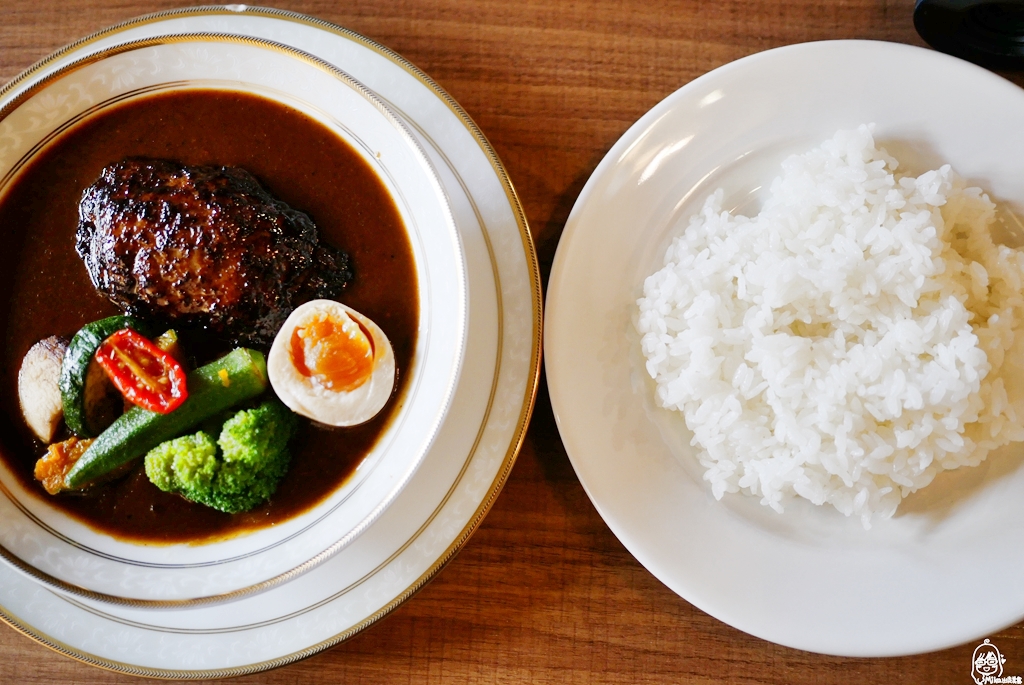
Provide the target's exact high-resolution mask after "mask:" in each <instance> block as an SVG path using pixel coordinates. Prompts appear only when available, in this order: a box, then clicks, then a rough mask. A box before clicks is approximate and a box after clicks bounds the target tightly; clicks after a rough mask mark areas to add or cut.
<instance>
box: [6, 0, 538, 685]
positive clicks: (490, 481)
mask: <svg viewBox="0 0 1024 685" xmlns="http://www.w3.org/2000/svg"><path fill="white" fill-rule="evenodd" d="M191 32H217V33H228V34H236V35H247V36H252V37H257V38H263V39H267V40H273V41H277V42H279V43H282V44H284V45H291V46H297V47H299V48H300V49H302V50H303V51H305V52H308V53H310V54H312V55H314V56H316V57H319V58H320V59H323V60H325V61H327V62H329V63H331V64H334V65H336V66H339V67H342V68H344V70H345V71H347V72H348V73H350V74H352V75H353V76H354V77H355V78H357V79H359V81H361V82H362V83H364V84H366V85H367V86H368V87H369V88H370V89H371V90H373V91H374V92H375V93H376V94H377V95H378V96H379V97H380V98H382V99H383V100H384V101H385V102H387V104H388V105H390V107H391V108H392V109H393V110H394V111H396V112H397V113H398V114H399V116H400V117H401V118H402V119H403V121H404V122H405V123H406V124H407V125H408V126H409V128H410V130H411V131H412V132H413V135H414V136H415V137H416V139H417V140H418V141H419V142H420V143H421V145H422V146H423V148H424V149H425V150H426V152H427V155H428V157H429V158H430V160H431V161H432V162H433V164H434V166H435V168H436V169H437V170H438V174H439V176H440V177H441V181H442V184H443V185H444V187H445V190H446V192H447V194H448V196H449V201H450V203H451V207H452V210H453V213H454V216H455V222H456V226H457V228H458V231H459V236H460V239H461V240H462V243H463V249H464V253H465V255H466V268H467V280H468V284H469V318H468V322H467V336H466V352H465V359H464V362H463V368H462V373H461V375H460V380H459V383H458V386H457V387H456V389H455V394H454V396H453V399H452V404H451V408H450V409H449V412H448V414H447V416H446V418H445V421H444V423H443V425H442V426H441V429H440V431H439V433H438V435H437V438H436V440H435V442H434V444H433V446H432V447H431V449H430V450H429V451H428V453H427V455H426V456H425V458H424V459H423V463H422V464H421V466H420V468H419V469H418V470H417V472H416V473H415V474H414V475H413V477H412V478H411V480H410V482H409V484H408V485H407V486H406V488H405V489H404V490H403V491H402V492H401V493H400V494H399V495H398V497H397V498H396V500H395V502H394V504H393V505H392V506H391V507H389V508H388V509H387V510H386V511H385V512H384V513H383V515H382V516H381V517H380V518H379V519H377V520H376V521H375V522H374V523H373V524H372V525H370V527H369V528H368V529H367V530H366V532H365V533H363V535H362V536H360V537H359V538H358V539H356V540H355V541H354V542H353V543H352V544H351V545H349V546H348V547H346V548H345V549H343V550H341V551H340V552H339V553H338V554H337V555H336V556H335V557H333V558H332V559H330V560H328V561H326V562H324V563H323V564H322V565H320V566H318V567H317V568H315V569H313V570H311V571H309V572H308V573H305V574H304V575H301V576H299V577H297V578H295V579H294V580H292V581H291V582H288V583H284V584H281V585H279V586H277V587H274V588H272V589H270V590H267V591H266V592H263V593H261V594H259V595H256V596H253V597H247V598H242V599H239V600H237V601H234V602H232V603H231V605H230V607H231V610H230V611H229V612H228V611H224V610H223V609H222V608H221V609H218V608H217V607H203V606H200V607H191V608H183V609H175V610H171V611H167V610H160V609H154V608H133V607H130V606H112V605H109V604H106V603H102V602H98V601H95V600H92V599H88V598H79V597H75V596H71V595H68V594H66V593H62V592H59V591H55V590H52V589H50V588H48V587H45V586H44V585H42V584H39V583H38V582H36V581H34V580H31V579H29V578H27V577H26V576H25V575H23V574H22V573H20V572H18V571H16V570H14V569H13V568H12V567H10V566H8V565H6V564H0V616H2V617H3V618H4V619H5V620H6V621H7V622H9V623H10V624H11V625H13V626H15V627H16V628H18V629H19V630H22V631H23V632H25V633H27V634H29V635H30V636H32V637H33V638H35V639H37V640H39V641H40V642H42V643H44V644H47V645H48V646H51V647H53V648H54V649H57V650H58V651H60V652H63V653H65V654H68V655H70V656H74V657H75V658H78V659H81V660H83V661H85V662H87V663H92V664H96V665H100V666H104V667H106V668H112V669H115V670H120V671H124V672H129V673H136V674H141V675H153V676H164V677H176V678H208V677H217V676H225V675H238V674H243V673H250V672H254V671H258V670H264V669H266V668H272V667H275V666H280V665H282V664H284V663H288V662H290V661H294V660H297V659H300V658H303V657H305V656H308V655H310V654H313V653H315V652H316V651H319V650H321V649H324V648H326V647H328V646H330V645H332V644H335V643H337V642H339V641H341V640H343V639H345V638H347V637H349V636H351V635H353V634H355V633H356V632H358V631H359V630H361V629H362V628H364V627H365V626H367V625H369V624H370V623H372V622H373V621H375V620H377V619H378V618H380V617H381V616H382V615H384V614H386V613H387V612H389V611H390V610H392V609H393V608H394V607H396V606H397V605H398V604H400V603H401V602H402V601H403V600H405V599H406V598H408V597H409V596H411V594H412V593H413V592H415V591H416V590H417V589H418V588H419V587H421V586H422V585H423V584H424V583H425V582H426V581H427V580H429V578H430V577H432V576H433V574H434V573H436V572H437V571H438V570H439V569H440V568H441V567H442V566H443V565H444V563H445V562H446V561H448V560H449V559H450V558H451V557H452V556H453V555H454V553H455V552H456V551H457V550H458V549H459V548H460V547H461V546H462V544H464V543H465V541H466V540H467V539H468V537H469V535H470V534H471V533H472V531H473V530H474V529H475V528H476V527H477V525H479V522H480V521H481V520H482V518H483V516H484V514H485V513H486V512H487V510H488V509H489V508H490V506H491V504H492V503H493V501H494V498H495V497H496V496H497V494H498V492H499V491H500V489H501V486H502V485H503V483H504V480H505V478H506V477H507V475H508V472H509V470H510V469H511V466H512V463H513V462H514V460H515V456H516V454H517V452H518V449H519V446H520V444H521V441H522V439H523V435H524V433H525V430H526V423H527V421H528V418H529V415H530V412H531V410H532V406H533V397H534V394H535V391H536V383H537V377H538V372H539V356H540V316H541V310H540V304H541V303H540V278H539V270H538V267H537V263H536V258H535V254H534V249H533V244H532V240H531V238H530V235H529V231H528V229H527V226H526V221H525V217H524V215H523V213H522V210H521V208H520V207H519V204H518V201H517V199H516V197H515V193H514V190H513V189H512V187H511V184H510V183H509V182H508V179H507V177H506V176H505V173H504V170H503V169H502V167H501V165H500V162H499V161H498V160H497V157H496V155H495V154H494V152H493V150H492V149H491V148H490V146H489V145H488V144H487V143H486V140H485V139H484V138H483V136H482V134H480V132H479V131H478V130H477V129H476V127H475V125H473V123H472V121H471V120H470V119H469V118H468V116H466V115H465V113H464V112H463V111H462V110H461V109H460V108H459V107H458V105H457V104H456V103H455V102H454V101H452V100H451V98H450V97H448V96H447V95H446V94H445V93H444V92H443V91H442V90H441V89H440V88H438V87H437V86H436V84H434V83H433V82H432V81H430V79H429V78H428V77H426V76H425V75H423V74H422V73H421V72H419V71H418V70H417V69H416V68H415V67H413V66H412V65H411V64H409V63H408V62H406V61H405V60H403V59H402V58H401V57H399V56H398V55H396V54H394V53H393V52H391V51H389V50H387V49H386V48H383V47H382V46H379V45H377V44H375V43H373V42H372V41H369V40H367V39H365V38H362V37H361V36H358V35H356V34H353V33H351V32H348V31H346V30H344V29H341V28H339V27H336V26H333V25H331V24H327V23H325V22H321V21H318V20H316V19H312V18H309V17H303V16H300V15H296V14H291V13H287V12H277V11H272V10H258V9H253V10H249V9H244V8H238V7H236V8H235V9H227V8H196V9H192V10H181V11H172V12H167V13H162V14H158V15H152V16H149V17H142V18H140V19H138V20H133V21H131V22H127V23H125V24H122V25H119V26H117V27H113V28H112V29H109V30H107V31H104V32H101V33H99V34H96V35H95V36H92V37H89V38H87V39H85V40H84V41H82V42H80V43H78V44H75V45H72V46H70V47H69V48H67V49H66V50H65V51H62V52H60V53H57V54H56V55H54V56H53V57H51V58H48V59H47V60H44V61H43V62H41V63H40V64H37V65H36V66H34V67H33V68H31V69H30V70H29V72H26V75H23V76H22V77H19V79H16V80H15V81H14V82H12V84H10V85H8V87H7V92H8V93H11V92H15V91H17V90H18V89H20V88H23V87H24V85H25V84H26V83H27V82H28V80H29V79H35V78H39V77H41V76H42V75H44V74H46V73H48V72H50V71H52V70H54V69H56V68H59V67H60V66H61V65H62V64H66V63H68V62H70V61H73V60H74V59H76V58H77V57H80V56H82V55H84V54H87V53H91V52H94V51H96V50H98V49H102V48H104V47H108V46H110V45H113V44H118V43H123V42H126V41H129V40H137V39H142V38H147V37H151V36H154V35H161V34H168V33H191Z"/></svg>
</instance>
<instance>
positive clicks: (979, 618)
mask: <svg viewBox="0 0 1024 685" xmlns="http://www.w3.org/2000/svg"><path fill="white" fill-rule="evenodd" d="M1021 121H1024V92H1022V91H1021V90H1020V89H1019V88H1018V87H1017V86H1015V85H1013V84H1011V83H1009V82H1007V81H1004V80H1003V79H1001V78H999V77H997V76H995V75H993V74H991V73H989V72H987V71H984V70H983V69H980V68H978V67H975V66H973V65H971V64H968V63H966V62H962V61H959V60H957V59H954V58H951V57H948V56H946V55H943V54H940V53H936V52H931V51H928V50H923V49H919V48H914V47H909V46H906V45H898V44H891V43H878V42H868V41H834V42H822V43H808V44H803V45H794V46H790V47H786V48H780V49H777V50H771V51H768V52H764V53H761V54H758V55H754V56H751V57H748V58H746V59H742V60H739V61H737V62H734V63H732V64H728V65H726V66H724V67H722V68H720V69H717V70H715V71H713V72H711V73H709V74H707V75H705V76H703V77H701V78H699V79H697V80H695V81H693V82H692V83H690V84H688V85H686V86H685V87H683V88H682V89H680V90H679V91H677V92H675V93H674V94H672V95H671V96H669V97H668V98H666V99H665V100H664V101H662V102H661V103H660V104H658V105H657V106H656V107H655V108H654V109H652V110H651V111H650V112H648V113H647V114H646V115H645V116H644V117H643V118H642V119H640V121H638V122H637V123H636V124H635V125H634V126H633V127H631V128H630V129H629V131H627V132H626V134H625V135H624V136H623V137H622V138H621V139H620V140H619V141H618V142H617V143H616V144H615V146H614V147H613V148H612V149H611V150H610V151H609V153H608V154H607V156H606V157H605V158H604V160H602V162H601V163H600V164H599V165H598V167H597V169H596V170H595V172H594V174H593V176H592V177H591V178H590V180H589V181H588V183H587V185H586V187H585V188H584V189H583V192H582V193H581V195H580V197H579V199H578V200H577V202H576V206H575V207H574V208H573V211H572V214H571V215H570V217H569V220H568V222H567V225H566V228H565V231H564V233H563V235H562V238H561V242H560V244H559V246H558V253H557V255H556V258H555V262H554V266H553V269H552V273H551V280H550V284H549V294H548V298H547V314H546V331H545V350H546V360H547V363H546V366H547V381H548V387H549V389H550V393H551V403H552V405H553V407H554V410H555V416H556V419H557V421H558V427H559V430H560V432H561V435H562V440H563V442H564V443H565V447H566V450H567V451H568V454H569V457H570V459H571V460H572V463H573V466H574V467H575V469H576V473H577V474H578V475H579V478H580V480H581V481H582V483H583V486H584V488H585V489H586V491H587V493H588V494H589V495H590V498H591V499H592V500H593V502H594V504H595V506H596V507H597V509H598V511H599V512H600V513H601V515H602V516H603V517H604V519H605V521H606V522H607V523H608V525H609V527H610V528H611V529H612V531H613V532H614V533H615V534H616V535H617V536H618V538H619V539H620V540H621V541H622V543H623V544H624V545H625V546H626V548H627V549H629V551H630V552H631V553H632V554H633V555H634V556H636V558H637V559H638V560H639V561H640V563H642V564H643V565H644V566H645V567H647V568H648V569H649V570H650V571H651V572H652V573H653V574H654V575H655V576H656V577H657V578H659V579H660V580H661V581H662V582H664V583H665V584H666V585H668V586H669V587H670V588H671V589H672V590H674V591H675V592H676V593H678V594H679V595H681V596H682V597H683V598H685V599H686V600H688V601H690V602H692V603H693V604H694V605H696V606H697V607H699V608H700V609H702V610H704V611H706V612H707V613H709V614H711V615H712V616H715V617H717V618H719V619H721V620H722V621H724V622H726V623H728V624H730V625H732V626H735V627H737V628H739V629H741V630H744V631H746V632H748V633H751V634H753V635H756V636H758V637H761V638H764V639H766V640H771V641H773V642H777V643H780V644H784V645H788V646H791V647H797V648H800V649H806V650H810V651H816V652H824V653H829V654H841V655H859V656H883V655H897V654H909V653H915V652H924V651H929V650H935V649H940V648H943V647H947V646H950V645H955V644H958V643H961V642H964V641H967V640H970V639H973V638H976V637H978V636H981V635H985V634H988V633H991V632H993V631H996V630H998V629H1000V628H1002V627H1005V626H1007V625H1010V624H1013V623H1015V622H1016V621H1019V620H1020V619H1021V618H1022V616H1024V583H1022V582H1021V575H1020V574H1021V571H1020V569H1021V568H1022V567H1024V497H1021V495H1020V493H1022V492H1024V468H1020V455H1021V452H1022V450H1021V449H1020V448H1019V447H1018V448H1016V449H1015V450H1008V451H1007V452H1006V453H1004V454H1001V455H996V456H993V457H992V458H990V459H989V461H988V462H987V463H985V464H983V465H982V466H980V467H978V468H976V469H969V470H963V471H960V472H952V473H948V474H944V475H943V476H941V477H940V478H939V479H937V480H936V482H935V483H934V484H933V485H931V486H929V488H927V489H925V490H924V491H922V492H920V493H918V494H916V495H914V496H912V497H910V498H908V499H907V500H905V501H904V503H903V504H902V505H901V507H900V510H899V511H898V513H897V515H896V516H895V517H894V518H893V519H891V520H889V521H884V522H881V523H877V524H875V526H874V527H873V528H872V529H871V530H864V529H863V527H862V526H861V524H860V521H859V520H857V519H853V520H851V519H846V518H844V517H843V516H842V515H840V514H838V513H836V512H835V511H834V510H831V509H823V508H815V507H814V506H813V505H810V504H806V505H805V506H790V507H788V508H787V511H786V513H785V514H782V515H779V514H776V513H775V512H773V511H772V510H770V509H768V508H766V507H762V506H761V505H760V504H759V503H758V500H757V499H756V498H747V497H744V496H741V495H735V496H728V495H727V496H726V497H725V498H724V499H723V500H722V501H716V500H715V499H714V497H713V496H712V495H711V492H710V487H709V486H708V484H706V483H705V482H703V481H702V472H701V469H700V467H699V465H698V464H697V463H696V459H695V457H694V454H695V451H694V448H693V447H692V446H691V445H690V439H691V438H692V434H691V433H689V431H687V430H686V428H685V423H684V422H683V420H682V417H681V416H680V415H678V414H673V413H670V412H668V411H667V410H664V409H660V408H657V407H655V406H654V400H653V397H654V390H653V383H652V382H651V381H650V379H649V378H648V377H647V374H646V372H645V370H644V368H643V358H642V356H641V355H640V351H639V335H638V334H637V333H636V332H635V329H634V328H633V322H634V320H635V317H636V305H635V302H636V299H637V298H638V297H639V296H640V295H641V293H642V284H643V280H644V278H645V277H646V276H647V275H649V274H650V273H653V272H654V271H655V270H657V269H658V268H660V266H661V264H662V259H663V255H664V253H665V249H666V247H667V246H668V244H669V242H670V241H671V238H672V237H673V236H674V235H677V234H678V233H679V232H681V231H682V229H683V228H684V227H685V224H686V221H687V220H688V218H689V216H691V215H692V214H694V213H695V212H696V211H697V210H698V209H699V208H700V206H701V205H702V204H703V201H704V199H705V198H706V197H707V196H708V195H709V194H710V193H711V192H712V191H713V190H714V189H716V188H718V187H722V188H724V189H725V193H726V201H725V207H726V208H728V209H739V210H741V211H742V212H744V213H750V212H755V213H756V210H757V208H758V207H757V205H758V203H759V201H760V200H761V199H762V198H763V188H764V187H766V186H767V185H768V183H769V182H770V181H771V179H772V178H773V177H774V176H775V175H777V174H778V170H779V163H780V162H781V161H782V159H783V158H784V157H785V156H787V155H788V154H790V153H794V152H801V151H805V150H808V149H810V148H811V147H814V146H815V145H817V144H819V143H820V142H821V141H823V140H825V139H826V138H828V137H830V136H831V135H832V134H833V133H834V132H835V131H837V130H839V129H842V128H854V127H856V126H857V125H858V124H861V123H869V122H874V123H876V124H877V128H876V130H875V135H876V139H877V140H878V141H880V143H881V144H882V145H883V146H885V147H887V148H889V149H890V151H892V152H893V153H894V154H896V156H897V157H898V158H899V159H901V160H905V161H906V162H907V163H906V165H905V166H906V167H908V168H909V170H912V171H913V170H918V171H920V170H923V169H925V168H935V166H936V165H938V164H939V163H940V160H945V161H948V162H950V163H952V165H953V167H954V169H956V170H957V171H959V172H960V173H961V174H962V175H963V176H965V177H966V178H967V179H968V180H969V181H970V182H971V183H974V184H978V185H981V186H983V187H984V188H986V189H987V190H988V191H989V192H990V193H991V194H992V196H993V198H995V199H997V200H999V201H1000V202H1002V203H1003V208H1004V211H1005V210H1006V209H1007V208H1010V209H1012V208H1013V207H1014V206H1016V207H1017V208H1018V209H1019V208H1020V207H1024V185H1022V184H1021V183H1020V179H1021V178H1022V175H1021V160H1022V159H1024V135H1021V132H1020V122H1021ZM1018 215H1024V214H1022V213H1019V212H1018ZM1006 216H1009V214H1006ZM611 274H614V277H611V278H610V277H609V275H611ZM797 504H799V503H797Z"/></svg>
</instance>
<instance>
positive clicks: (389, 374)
mask: <svg viewBox="0 0 1024 685" xmlns="http://www.w3.org/2000/svg"><path fill="white" fill-rule="evenodd" d="M319 313H325V314H327V315H328V316H330V317H331V318H333V319H335V320H337V321H343V320H344V318H345V317H346V316H348V317H350V318H352V319H353V320H355V321H357V322H359V323H360V324H362V326H363V328H365V329H366V330H367V331H368V332H369V333H370V337H371V338H372V341H373V350H374V362H373V371H372V372H371V375H370V378H369V379H368V380H367V381H366V382H365V383H363V384H362V385H360V386H359V387H358V388H356V389H354V390H351V391H347V392H346V391H337V390H331V389H329V388H325V387H323V386H322V385H321V384H320V383H318V382H316V381H315V380H314V379H312V378H310V377H308V376H304V375H302V374H301V373H299V371H298V369H296V368H295V364H294V362H293V361H292V353H291V340H292V334H293V333H294V332H295V329H296V328H298V327H300V326H303V325H304V324H307V323H309V322H310V321H311V320H312V318H313V316H314V315H316V314H319ZM267 374H268V375H269V377H270V385H271V387H273V388H274V392H275V393H277V396H278V397H279V398H280V399H281V401H282V402H284V403H285V404H286V405H287V406H288V407H289V408H290V409H291V410H292V411H294V412H295V413H296V414H301V415H302V416H306V417H309V418H311V419H313V420H314V421H318V422H320V423H323V424H327V425H328V426H356V425H359V424H361V423H365V422H367V421H369V420H370V419H372V418H373V417H374V416H376V415H377V414H378V413H379V412H380V410H381V409H383V408H384V405H385V404H387V402H388V398H390V397H391V392H392V390H394V387H395V352H394V350H393V349H392V348H391V342H390V341H389V340H388V338H387V336H386V335H384V331H382V330H381V329H380V327H379V326H378V325H377V324H375V323H374V322H373V321H371V320H370V319H368V318H367V317H365V316H363V315H362V314H360V313H359V312H357V311H356V310H354V309H352V308H351V307H348V306H346V305H343V304H342V303H340V302H335V301H333V300H313V301H311V302H307V303H306V304H304V305H301V306H300V307H298V308H297V309H296V310H295V311H293V312H292V313H291V315H290V316H289V317H288V318H287V319H286V320H285V322H284V325H283V326H281V330H280V331H278V332H277V337H275V338H274V344H273V345H272V346H271V348H270V354H269V355H268V357H267Z"/></svg>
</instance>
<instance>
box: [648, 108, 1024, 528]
mask: <svg viewBox="0 0 1024 685" xmlns="http://www.w3.org/2000/svg"><path fill="white" fill-rule="evenodd" d="M871 131H872V129H871V128H870V127H868V126H861V127H860V128H859V129H857V130H856V131H840V132H839V133H837V134H836V135H835V136H834V137H833V138H832V139H831V140H828V141H826V142H825V143H823V144H822V145H821V146H820V147H818V148H816V149H814V150H811V151H810V152H808V153H806V154H803V155H796V156H793V157H790V158H789V159H787V160H786V161H785V162H783V165H782V175H781V176H780V177H778V178H776V179H775V180H774V181H773V183H772V185H771V193H770V197H769V198H768V199H767V201H766V202H765V203H764V206H763V208H762V210H761V212H760V213H759V214H758V215H757V216H756V217H753V218H748V217H744V216H734V215H732V214H730V213H728V212H723V211H722V191H721V190H719V191H717V192H716V193H714V194H713V195H712V196H711V197H710V198H708V200H707V202H706V203H705V204H704V207H703V209H702V210H701V212H700V214H699V215H697V216H694V217H693V218H692V219H691V220H690V223H689V226H688V227H687V228H686V230H685V232H684V233H683V234H682V235H681V236H679V237H678V238H676V239H675V240H674V241H673V243H672V246H671V247H670V248H669V250H668V253H667V254H666V255H665V266H664V268H662V269H661V270H660V271H658V272H657V273H655V274H653V275H651V276H650V277H649V278H647V280H646V281H645V282H644V296H643V297H642V298H641V299H640V300H639V301H638V305H639V308H640V313H639V319H638V321H637V329H638V330H639V332H640V333H641V335H642V348H643V354H644V356H645V357H646V359H647V363H646V366H647V371H648V372H649V373H650V375H651V377H652V378H654V379H655V381H656V385H657V401H658V403H659V405H661V406H663V407H666V408H669V409H673V410H678V411H680V412H682V413H683V415H684V416H685V419H686V424H687V426H688V427H689V429H690V430H691V431H693V433H694V440H693V444H695V445H697V446H699V449H700V462H701V464H702V466H703V467H704V469H705V475H704V478H705V480H707V481H709V482H710V484H711V488H712V491H713V493H714V495H715V497H717V498H719V499H721V497H722V496H723V495H724V494H725V493H727V492H728V493H735V492H744V493H748V494H750V495H756V496H760V497H761V502H762V504H766V505H768V506H770V507H772V508H773V509H775V510H777V511H780V512H781V511H782V510H783V507H784V505H785V504H786V503H787V502H788V501H790V500H791V498H793V497H803V498H806V499H808V500H810V501H811V502H813V503H815V504H818V505H821V504H825V503H828V504H831V505H832V506H834V507H835V508H836V509H838V510H839V511H840V512H842V513H844V514H846V515H848V516H850V515H856V516H860V517H861V518H862V520H863V522H864V524H865V526H868V525H870V522H871V520H872V519H874V518H883V517H889V516H892V514H893V512H894V511H895V510H896V507H897V505H898V504H899V503H900V501H901V499H902V498H903V497H905V496H906V495H908V494H910V493H912V492H914V491H916V490H918V489H920V488H922V487H924V486H926V485H928V484H929V483H930V482H931V481H932V479H934V478H935V476H936V474H937V473H939V472H940V471H942V470H944V469H955V468H959V467H961V466H973V465H977V464H978V463H980V462H981V461H983V460H984V459H985V457H986V456H987V455H988V453H989V452H990V451H991V450H993V449H995V448H996V447H999V446H1001V445H1004V444H1006V443H1008V442H1010V441H1020V440H1024V427H1022V425H1021V420H1022V419H1024V383H1022V382H1021V381H1020V380H1019V379H1020V378H1021V371H1022V369H1021V360H1022V352H1024V335H1020V329H1021V325H1022V321H1024V295H1022V292H1024V252H1021V251H1019V250H1015V249H1011V248H1009V247H1006V246H1003V245H997V244H995V243H994V242H993V240H992V237H991V232H990V225H991V224H992V222H993V218H994V213H995V207H994V205H993V203H992V202H991V201H990V200H989V198H988V197H987V196H986V195H985V194H983V193H982V191H981V190H980V189H978V188H967V187H964V183H963V181H962V180H961V179H960V178H959V177H958V176H957V175H956V174H955V173H954V172H953V171H951V170H950V167H949V166H948V165H946V166H943V167H942V168H940V169H937V170H935V171H929V172H927V173H925V174H923V175H921V176H919V177H917V178H910V177H900V176H898V175H896V173H895V172H896V168H897V162H896V160H895V159H893V158H892V157H890V156H889V155H888V154H887V153H886V152H885V151H884V150H879V149H876V148H875V144H874V140H873V138H872V133H871ZM1011 379H1014V380H1011Z"/></svg>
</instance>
